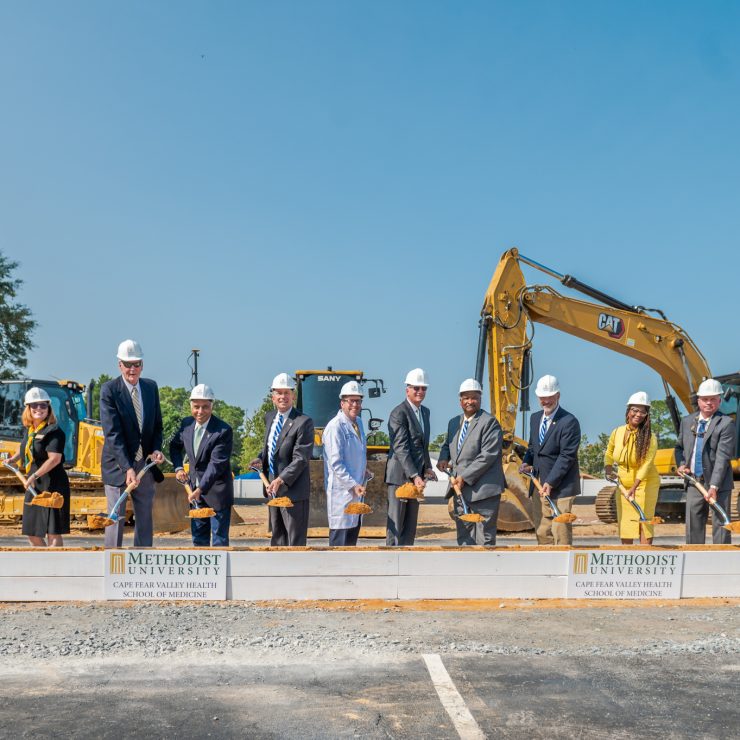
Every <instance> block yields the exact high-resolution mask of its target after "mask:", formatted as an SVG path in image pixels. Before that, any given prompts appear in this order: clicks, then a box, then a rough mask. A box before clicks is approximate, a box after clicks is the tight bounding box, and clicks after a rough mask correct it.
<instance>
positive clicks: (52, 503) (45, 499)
mask: <svg viewBox="0 0 740 740" xmlns="http://www.w3.org/2000/svg"><path fill="white" fill-rule="evenodd" d="M2 463H3V466H4V467H6V468H7V469H8V470H10V471H12V472H13V473H14V474H15V476H16V477H17V478H18V480H19V481H20V482H21V485H22V486H23V488H24V490H26V491H29V492H30V494H31V496H33V498H32V499H31V501H30V504H31V506H43V507H44V508H45V509H61V508H62V506H64V497H63V496H62V494H61V493H57V492H56V491H41V492H38V491H37V490H36V489H35V488H34V487H33V486H30V485H29V484H28V481H27V480H26V478H25V477H24V476H23V473H21V471H20V470H18V468H14V467H13V466H12V465H11V464H10V463H9V462H6V461H5V460H3V461H2Z"/></svg>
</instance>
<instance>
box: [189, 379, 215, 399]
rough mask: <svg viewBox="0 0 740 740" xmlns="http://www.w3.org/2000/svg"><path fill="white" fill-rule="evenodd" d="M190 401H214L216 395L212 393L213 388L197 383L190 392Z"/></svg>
mask: <svg viewBox="0 0 740 740" xmlns="http://www.w3.org/2000/svg"><path fill="white" fill-rule="evenodd" d="M190 400H191V401H215V400H216V394H215V393H214V392H213V388H211V386H210V385H206V384H205V383H198V385H196V386H195V388H193V390H192V391H190Z"/></svg>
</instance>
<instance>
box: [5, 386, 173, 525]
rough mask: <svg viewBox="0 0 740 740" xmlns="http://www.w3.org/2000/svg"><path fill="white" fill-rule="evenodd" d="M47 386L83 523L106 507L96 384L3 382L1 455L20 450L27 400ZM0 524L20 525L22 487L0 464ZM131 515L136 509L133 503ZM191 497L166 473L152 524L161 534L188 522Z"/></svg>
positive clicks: (74, 512)
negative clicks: (92, 413)
mask: <svg viewBox="0 0 740 740" xmlns="http://www.w3.org/2000/svg"><path fill="white" fill-rule="evenodd" d="M33 386H36V387H39V388H43V389H44V390H45V391H46V392H47V393H48V394H49V396H50V398H51V405H52V408H53V409H54V415H55V416H56V417H57V420H58V422H59V426H60V427H61V428H62V429H63V430H64V433H65V435H66V437H67V442H66V446H65V449H64V459H65V463H64V465H65V467H66V468H67V475H68V476H69V482H70V487H71V489H72V500H71V516H72V518H73V519H76V520H79V521H80V522H86V521H87V515H88V514H97V513H100V512H104V511H106V510H107V508H108V504H107V501H106V498H105V491H104V489H103V482H102V479H101V474H100V457H101V454H102V451H103V441H104V438H103V429H102V427H101V426H100V422H98V421H95V420H93V419H90V418H88V409H90V408H91V407H92V388H93V383H92V381H91V383H90V385H88V386H87V397H86V395H85V391H86V389H85V386H84V385H82V384H81V383H78V382H76V381H74V380H58V381H57V380H38V379H30V378H24V379H20V380H3V381H0V454H3V455H5V456H11V455H14V454H15V453H16V452H17V451H18V446H19V445H20V441H21V438H22V436H23V427H22V424H21V415H22V414H23V398H24V396H25V394H26V391H27V390H28V389H29V388H31V387H33ZM0 471H1V472H0V524H16V523H18V522H20V520H21V518H22V517H23V499H24V491H23V489H22V487H21V485H20V483H19V482H18V479H17V478H16V477H15V476H14V475H13V474H12V473H11V472H10V471H9V470H7V469H5V468H0ZM128 507H129V508H128V513H129V514H130V513H131V512H132V509H131V503H130V502H129V504H128ZM187 511H188V505H187V499H186V497H185V496H184V495H183V493H182V488H181V487H180V486H178V485H177V483H175V481H174V477H173V476H172V475H165V480H164V482H162V483H160V484H159V485H157V488H156V495H155V497H154V512H153V514H154V527H155V530H156V531H158V532H177V531H180V530H182V529H184V528H185V527H187V526H188V520H187Z"/></svg>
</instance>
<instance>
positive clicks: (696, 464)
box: [694, 419, 707, 478]
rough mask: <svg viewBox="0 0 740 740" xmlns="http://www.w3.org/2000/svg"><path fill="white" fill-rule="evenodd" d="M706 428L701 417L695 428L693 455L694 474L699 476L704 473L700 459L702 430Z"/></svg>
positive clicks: (705, 423)
mask: <svg viewBox="0 0 740 740" xmlns="http://www.w3.org/2000/svg"><path fill="white" fill-rule="evenodd" d="M706 428H707V422H706V421H704V419H702V420H701V421H700V422H699V428H698V429H697V430H696V454H695V455H694V475H695V476H696V477H697V478H701V476H702V475H704V461H703V460H702V459H701V453H702V450H703V449H704V432H705V431H706Z"/></svg>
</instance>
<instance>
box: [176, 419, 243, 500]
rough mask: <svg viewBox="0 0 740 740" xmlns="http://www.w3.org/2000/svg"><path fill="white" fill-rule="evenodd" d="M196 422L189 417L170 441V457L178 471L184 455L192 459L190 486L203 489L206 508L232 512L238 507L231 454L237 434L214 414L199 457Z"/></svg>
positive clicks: (202, 493) (202, 440) (183, 421)
mask: <svg viewBox="0 0 740 740" xmlns="http://www.w3.org/2000/svg"><path fill="white" fill-rule="evenodd" d="M194 438H195V419H194V418H193V417H192V416H188V417H187V418H186V419H183V420H182V422H181V423H180V428H179V429H178V430H177V432H175V436H174V437H173V438H172V441H171V442H170V458H171V459H172V464H173V465H174V467H175V470H177V468H181V467H183V453H184V454H186V455H187V456H188V461H189V463H190V468H189V470H188V479H189V483H190V487H191V488H192V489H193V490H195V489H196V488H200V491H201V497H202V499H203V501H204V502H205V505H206V506H210V507H211V508H212V509H213V510H214V511H223V510H224V509H230V508H231V507H232V506H233V505H234V478H233V476H232V475H231V464H230V463H231V452H232V448H233V443H234V433H233V431H232V429H231V427H230V426H229V425H228V424H227V423H226V422H225V421H222V420H221V419H219V418H218V417H217V416H213V415H211V418H210V419H209V420H208V424H206V428H205V431H204V432H203V438H202V439H201V440H200V446H199V447H198V454H197V455H196V454H195V452H194V451H193V442H194Z"/></svg>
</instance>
